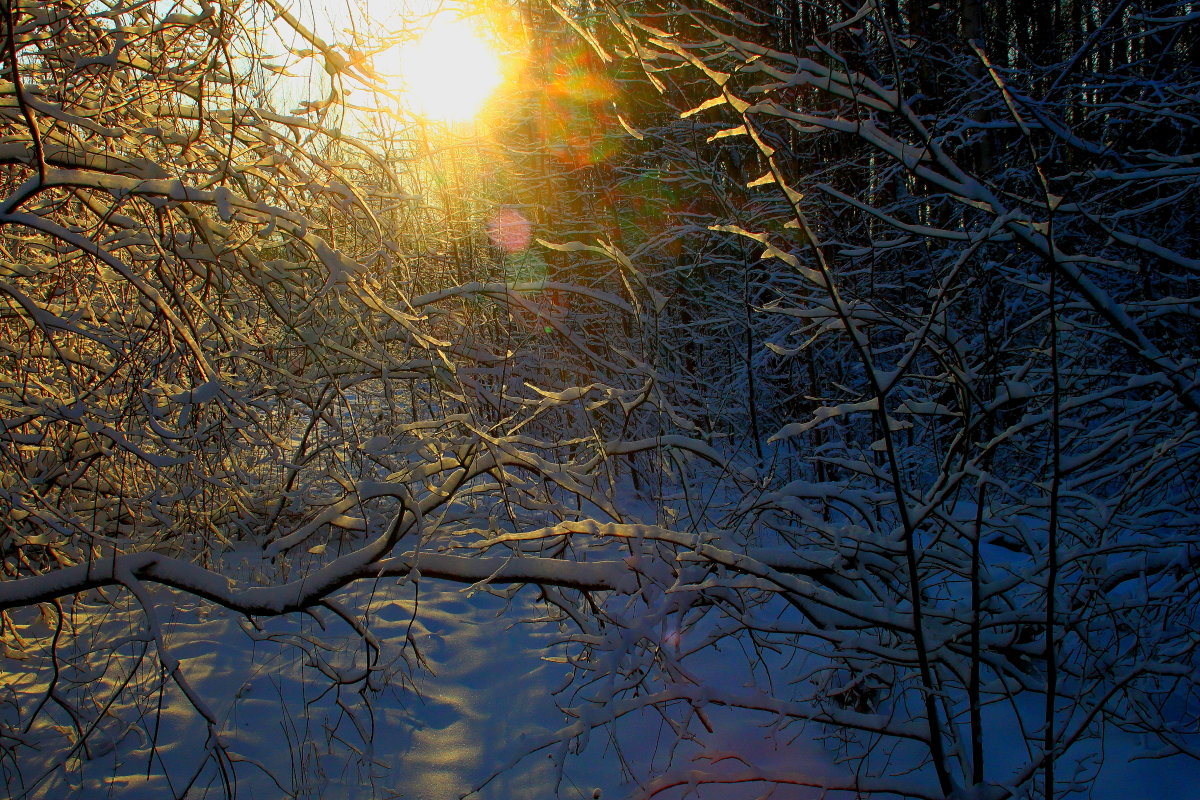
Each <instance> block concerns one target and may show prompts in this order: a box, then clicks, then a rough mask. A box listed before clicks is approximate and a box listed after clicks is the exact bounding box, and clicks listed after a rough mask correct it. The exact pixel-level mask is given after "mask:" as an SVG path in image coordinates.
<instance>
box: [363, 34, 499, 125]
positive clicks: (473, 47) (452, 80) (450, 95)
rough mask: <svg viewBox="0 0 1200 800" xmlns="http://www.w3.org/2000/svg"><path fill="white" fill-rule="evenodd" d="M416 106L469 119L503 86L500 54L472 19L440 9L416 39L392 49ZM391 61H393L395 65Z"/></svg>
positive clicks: (431, 115) (422, 111)
mask: <svg viewBox="0 0 1200 800" xmlns="http://www.w3.org/2000/svg"><path fill="white" fill-rule="evenodd" d="M389 55H394V58H391V59H389V61H391V65H394V66H393V67H392V69H391V70H386V71H389V72H390V71H393V70H395V71H396V72H398V75H397V76H396V77H397V78H398V80H399V83H400V88H401V90H402V91H403V93H404V96H405V98H406V99H407V103H408V105H409V107H410V109H411V110H412V111H413V112H415V113H416V114H419V115H420V116H422V117H426V118H428V119H431V120H440V121H442V122H465V121H467V120H470V119H473V118H474V117H475V116H476V115H477V114H478V113H479V111H480V109H482V108H483V104H484V102H486V101H487V99H488V97H489V96H490V95H491V93H492V92H493V91H494V90H495V89H496V87H497V86H499V85H500V81H501V70H500V59H499V57H498V56H497V55H496V52H495V51H494V50H493V49H492V48H491V46H489V45H488V43H487V42H486V41H485V40H484V39H483V38H482V37H481V36H480V34H479V31H478V30H477V29H476V28H475V26H473V25H472V24H470V22H469V21H467V20H465V19H461V18H457V17H452V16H450V15H449V14H438V15H437V16H435V17H434V18H433V21H432V22H431V23H430V25H429V27H428V28H427V29H426V30H425V32H424V33H423V34H422V35H421V37H420V38H419V39H417V40H416V41H415V42H410V43H408V44H404V45H400V46H398V47H396V48H393V50H392V51H389ZM391 65H389V66H391Z"/></svg>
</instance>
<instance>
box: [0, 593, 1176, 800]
mask: <svg viewBox="0 0 1200 800" xmlns="http://www.w3.org/2000/svg"><path fill="white" fill-rule="evenodd" d="M152 602H153V605H154V611H155V613H156V614H157V615H158V617H159V619H160V621H162V622H163V626H162V627H163V630H164V638H165V645H166V647H167V649H168V651H169V652H170V655H171V657H172V658H173V659H177V660H178V664H179V669H180V670H181V672H182V674H183V676H184V679H185V681H186V683H187V685H188V686H189V687H190V689H191V691H192V692H193V693H194V696H196V697H199V698H202V701H203V704H204V705H203V708H202V709H201V710H198V709H197V708H196V707H195V706H194V705H193V704H191V703H190V702H189V701H188V699H187V698H186V697H185V696H184V694H183V692H182V691H181V690H180V688H179V686H178V684H177V683H176V682H175V681H173V680H172V679H170V678H169V677H167V676H166V675H165V674H164V672H163V670H162V668H160V667H159V665H158V661H157V660H156V659H155V658H154V656H153V652H154V644H153V643H152V642H151V641H149V637H148V635H147V634H146V631H145V627H144V626H143V625H142V624H141V623H140V622H139V618H138V616H137V615H134V614H130V613H128V612H127V611H122V610H119V609H120V608H121V603H118V604H117V607H116V608H113V607H110V606H109V605H108V604H105V603H99V602H95V598H94V597H93V598H92V601H91V602H78V603H77V604H76V605H75V606H74V608H73V609H72V608H70V607H67V609H66V610H67V613H66V614H65V619H64V620H63V626H62V629H61V630H60V631H59V633H58V635H57V637H55V633H54V631H55V628H56V624H55V620H54V618H53V614H50V613H46V614H44V615H41V616H39V615H37V614H36V612H31V613H27V614H26V615H25V616H24V617H19V619H20V622H19V623H18V624H17V625H16V628H15V631H14V632H15V633H17V634H19V635H20V636H21V637H22V638H23V639H24V640H25V641H27V642H29V643H30V646H29V648H28V649H27V650H26V651H24V652H21V651H18V650H15V649H10V651H9V652H8V653H7V656H8V658H6V661H5V675H4V679H3V685H2V686H0V691H2V694H0V713H3V714H4V716H5V722H6V723H8V724H9V725H13V724H14V723H18V724H19V723H22V722H25V723H26V724H27V727H26V730H25V732H24V735H23V743H24V744H25V745H27V746H25V747H21V748H19V750H17V751H16V752H17V753H19V758H18V760H15V761H14V760H12V756H11V753H12V752H13V751H9V753H10V755H9V756H7V759H6V760H5V761H4V762H3V763H2V764H0V770H2V771H3V774H4V778H5V780H6V782H7V784H8V786H9V787H10V790H11V792H12V797H13V798H26V797H28V798H74V797H79V798H94V797H95V798H98V797H121V798H161V797H179V796H185V795H186V796H188V797H223V796H228V795H232V796H236V797H243V798H256V800H260V799H261V798H268V797H284V796H297V797H314V798H316V797H321V798H347V799H353V798H401V797H403V798H419V800H456V799H457V798H464V797H472V798H493V799H494V800H509V799H510V798H511V799H515V798H554V797H561V798H572V799H573V798H594V797H607V798H626V797H640V796H645V795H644V794H643V793H642V792H643V791H645V790H647V789H649V788H652V787H653V788H664V789H665V790H664V791H663V792H662V794H661V795H660V796H662V797H687V796H693V797H701V798H731V799H735V800H742V799H743V798H746V799H749V798H757V797H773V798H779V800H801V799H807V798H818V797H850V796H851V795H850V794H849V793H839V792H834V793H828V792H827V793H825V794H822V793H821V792H820V791H819V790H816V789H810V788H804V787H798V786H786V785H784V786H776V787H775V788H774V790H773V791H768V790H767V789H765V788H764V785H763V784H761V783H755V782H746V783H740V782H737V781H739V779H741V778H743V777H745V776H748V775H749V774H751V773H752V772H755V771H757V772H762V771H768V772H771V773H773V774H776V775H793V776H798V777H800V778H801V779H802V778H803V776H806V775H807V776H809V777H814V778H815V777H820V778H823V779H825V780H833V781H836V780H837V779H838V778H840V777H846V778H849V777H851V774H852V769H853V764H852V763H847V762H846V761H845V759H844V758H840V757H839V748H838V747H837V742H836V740H833V739H827V740H824V741H814V740H812V739H811V738H809V737H807V736H805V735H803V733H801V735H797V731H796V730H795V729H794V728H789V727H786V726H784V725H783V724H782V720H781V719H780V718H777V717H775V715H773V714H771V713H769V712H765V713H750V712H747V711H745V710H740V711H731V710H729V709H728V708H723V707H722V706H721V705H720V704H716V705H711V706H709V710H708V713H707V714H706V715H705V716H704V718H703V720H700V721H699V724H696V722H697V721H696V720H692V723H693V724H691V725H689V726H688V727H687V731H688V732H687V735H686V736H684V737H682V739H683V740H681V737H680V736H679V733H680V731H679V729H678V728H677V727H676V728H675V729H673V728H672V727H671V722H670V721H669V720H668V718H667V717H666V716H662V715H659V714H657V713H654V712H650V711H645V710H642V711H634V712H632V713H630V714H629V715H628V716H625V717H621V718H620V719H617V720H615V723H614V724H611V725H607V724H605V723H607V722H614V720H613V717H614V716H615V715H617V714H618V713H619V711H622V710H624V709H626V708H629V707H632V706H631V705H630V704H629V703H628V702H624V703H623V702H620V701H614V702H612V703H611V704H610V705H609V706H608V707H605V706H603V705H598V704H594V703H589V702H588V699H589V698H596V697H603V696H605V693H606V692H611V691H612V687H609V686H606V682H607V681H610V680H613V679H614V678H615V677H616V676H613V675H594V676H590V677H589V678H588V679H587V680H585V681H582V682H581V681H580V680H579V679H578V676H577V677H576V680H574V681H572V679H571V667H570V665H569V664H568V663H567V662H568V661H571V660H574V659H578V657H579V655H580V654H579V651H578V648H577V646H574V645H568V644H565V643H564V632H566V631H567V630H568V629H567V628H566V627H565V626H564V625H561V624H560V623H559V622H556V621H552V620H549V619H547V618H546V616H545V608H544V607H543V606H542V604H540V603H539V602H537V600H536V597H535V595H534V592H533V591H532V590H530V589H524V590H522V591H521V592H518V593H516V594H515V595H514V596H512V597H511V598H509V599H507V600H506V599H503V598H500V597H497V596H494V595H492V594H489V593H487V592H484V591H471V590H465V589H462V588H460V587H457V586H450V585H447V584H444V583H439V582H437V581H434V580H428V579H426V580H423V581H422V582H421V585H420V592H419V594H417V593H415V592H414V586H413V584H412V583H409V582H404V581H397V580H395V579H389V580H381V581H379V582H376V583H375V584H373V585H372V584H368V583H360V584H358V585H356V586H355V587H353V589H352V590H350V591H344V592H342V593H340V594H339V595H338V596H337V602H338V603H339V604H340V607H341V608H343V609H345V610H347V611H349V612H351V613H352V614H353V615H354V616H356V617H358V618H359V619H360V620H362V621H363V622H366V623H369V624H370V626H371V629H372V632H373V634H374V636H375V637H376V640H377V641H378V643H379V646H380V651H379V653H378V654H377V655H374V656H373V658H374V659H375V660H374V662H373V666H374V667H375V669H374V670H373V671H372V673H371V677H370V678H365V677H364V672H363V671H362V668H363V666H364V665H365V664H366V658H367V653H368V648H367V647H366V646H365V645H364V643H363V640H362V639H361V638H360V637H358V636H357V635H356V634H355V633H354V632H353V631H352V630H351V628H350V627H349V626H348V625H347V624H345V623H344V622H342V621H340V620H338V619H336V618H335V617H334V616H333V615H332V614H327V613H320V614H314V615H293V616H290V617H286V618H279V619H275V620H271V621H270V622H269V623H267V627H266V628H264V629H261V630H255V629H253V628H252V627H251V626H250V625H249V624H248V623H247V622H246V621H244V620H239V619H237V618H234V617H231V616H230V615H229V614H227V613H225V612H222V611H219V610H218V611H213V610H211V608H208V607H203V606H200V605H198V604H197V602H196V601H195V600H194V599H192V598H188V597H185V596H182V595H179V594H175V593H173V592H171V591H168V590H159V591H157V592H155V593H154V594H153V596H152ZM649 616H654V615H652V614H651V615H649ZM76 628H77V629H78V635H75V634H74V631H75V629H76ZM659 632H660V634H661V639H662V646H663V647H670V648H674V649H675V651H676V654H677V655H678V654H679V653H680V652H683V651H686V650H687V645H688V642H687V641H685V640H684V636H682V635H681V634H679V632H677V631H665V630H662V628H661V625H659ZM686 636H687V637H694V638H697V639H698V638H699V637H701V636H702V632H701V631H700V630H698V629H691V630H689V631H688V632H687V634H686ZM55 641H57V647H58V648H59V651H58V652H59V655H60V658H59V666H58V668H57V670H56V669H55V668H54V666H53V664H52V663H51V660H50V658H49V653H48V652H47V651H46V650H45V649H39V648H38V647H36V646H34V645H33V644H32V643H33V642H38V643H44V644H46V645H50V644H52V643H53V642H55ZM759 657H760V658H765V659H766V661H765V664H760V665H759V667H761V668H760V669H757V670H752V669H748V668H747V666H746V665H747V663H748V662H747V659H746V657H745V654H744V653H739V652H737V648H736V647H735V648H732V649H730V648H720V647H713V646H709V647H708V648H707V649H702V650H699V651H697V652H695V653H694V654H693V655H691V656H690V657H688V658H685V659H683V660H682V661H681V663H685V664H687V667H688V672H687V681H689V682H690V683H691V684H692V685H691V687H690V688H691V690H692V691H694V693H695V695H696V696H700V697H703V696H711V697H716V696H717V694H719V693H723V692H729V691H730V690H731V689H733V688H734V687H741V689H742V690H744V691H745V692H755V691H760V690H761V689H763V688H765V687H763V686H761V685H760V686H755V685H754V684H755V681H758V682H759V683H760V684H761V683H762V681H763V679H764V677H765V678H767V679H768V680H770V679H771V678H774V679H775V680H777V681H779V682H780V683H782V682H784V681H787V680H788V676H789V674H791V673H790V672H789V667H788V665H787V664H786V663H783V662H780V663H773V662H772V661H771V656H770V654H767V655H766V656H761V655H760V656H759ZM793 672H794V670H793ZM50 682H55V684H56V688H55V690H54V691H53V692H52V694H51V697H52V700H51V701H49V703H48V705H49V706H50V707H49V708H44V709H42V708H38V707H36V706H35V704H36V703H37V702H38V698H41V697H43V696H44V695H45V693H46V690H47V688H48V684H49V683H50ZM339 682H341V685H339ZM368 682H369V686H368ZM779 688H780V687H779V686H778V685H776V686H775V689H776V691H777V692H778V690H779ZM735 691H736V689H735ZM762 697H763V699H764V702H766V701H767V695H766V694H765V693H762ZM55 703H58V704H60V705H59V707H58V708H54V707H53V706H54V704H55ZM634 705H636V703H635V704H634ZM67 708H76V709H78V710H83V709H89V710H90V711H89V713H87V714H81V715H80V718H81V719H89V718H93V717H95V718H96V719H98V720H99V722H98V723H96V724H95V725H94V729H89V730H86V731H82V732H83V733H84V734H86V735H85V736H84V741H85V744H84V746H83V747H82V748H69V746H68V740H69V739H70V738H73V737H72V736H71V734H72V733H79V731H71V730H69V728H70V726H71V725H72V722H71V718H72V715H71V714H68V713H66V711H65V709H67ZM97 711H100V712H101V713H99V714H98V715H97V714H96V712H97ZM39 712H40V713H39ZM206 715H207V716H209V717H210V718H211V720H212V726H211V728H212V730H213V731H215V736H210V734H209V725H208V724H206V721H205V716H206ZM581 718H582V719H581ZM28 720H33V721H32V724H31V725H28V723H27V721H28ZM583 720H586V721H590V722H592V723H593V724H599V725H600V727H598V728H596V729H595V730H593V731H592V732H591V735H590V736H584V737H582V738H578V739H573V738H569V737H567V736H565V735H564V732H566V733H579V732H581V730H582V729H581V728H580V727H579V723H580V722H581V721H583ZM1011 723H1012V720H1011V717H1008V716H1007V715H1006V714H1004V713H1003V712H999V713H997V714H996V725H995V726H994V727H992V728H991V729H990V736H989V748H990V749H989V755H990V756H991V757H992V758H994V759H997V760H1000V761H1003V760H1004V759H1005V758H1006V757H1008V756H1013V757H1014V759H1015V762H1019V761H1020V757H1021V756H1022V755H1023V753H1017V752H1011V753H1008V752H1007V751H1009V750H1011V749H1012V748H1020V747H1022V745H1021V744H1020V743H1021V742H1022V741H1023V740H1022V738H1021V737H1020V736H1018V735H1016V733H1017V732H1016V730H1015V729H1014V730H1011V731H1007V732H1006V731H1005V729H1004V726H1005V725H1011ZM675 725H676V726H678V720H675ZM572 726H575V727H572ZM1146 745H1147V743H1143V742H1139V741H1138V740H1137V739H1135V738H1134V737H1128V736H1123V735H1119V734H1113V735H1110V736H1109V737H1108V738H1107V739H1106V740H1105V741H1103V742H1091V743H1088V744H1087V746H1086V747H1082V748H1079V749H1078V752H1077V753H1075V754H1073V758H1071V759H1065V760H1064V761H1063V762H1062V763H1063V765H1064V766H1067V765H1069V764H1072V763H1073V764H1074V765H1075V770H1076V773H1075V775H1074V777H1075V779H1076V780H1077V781H1078V784H1077V785H1078V787H1079V794H1078V796H1080V797H1090V798H1094V799H1095V800H1167V799H1168V798H1171V799H1173V800H1190V799H1191V798H1200V780H1198V778H1200V775H1198V774H1197V772H1196V769H1195V767H1194V766H1193V764H1192V763H1188V762H1186V761H1184V760H1181V759H1178V758H1175V759H1169V760H1156V759H1146V758H1145V757H1146V756H1147V755H1148V754H1149V752H1150V751H1148V750H1146V749H1145V746H1146ZM1139 756H1140V757H1141V759H1140V760H1139V758H1138V757H1139ZM839 761H841V763H839ZM714 764H718V765H723V766H722V767H720V768H719V769H721V770H723V774H727V775H728V776H729V778H730V780H731V781H734V782H732V783H729V784H724V785H718V786H704V787H699V788H693V789H692V790H691V791H690V792H689V788H688V786H687V778H688V775H689V772H688V768H689V766H700V765H702V766H704V767H706V768H708V769H709V770H710V771H711V770H712V768H713V765H714ZM560 767H561V769H560ZM1064 773H1067V774H1069V772H1068V771H1067V770H1064ZM672 784H679V785H676V786H674V788H665V787H667V786H668V785H672Z"/></svg>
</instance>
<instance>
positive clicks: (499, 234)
mask: <svg viewBox="0 0 1200 800" xmlns="http://www.w3.org/2000/svg"><path fill="white" fill-rule="evenodd" d="M487 232H488V238H489V239H491V240H492V244H494V245H496V247H499V248H500V249H501V250H503V251H504V252H506V253H519V252H521V251H522V250H524V249H525V248H527V247H529V242H530V241H531V240H532V239H533V224H532V223H531V222H530V221H529V220H527V219H526V218H525V215H524V214H522V213H521V212H520V211H517V210H516V209H515V208H502V209H500V210H499V211H497V212H496V213H495V214H494V215H493V216H492V218H491V219H490V220H488V226H487Z"/></svg>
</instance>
